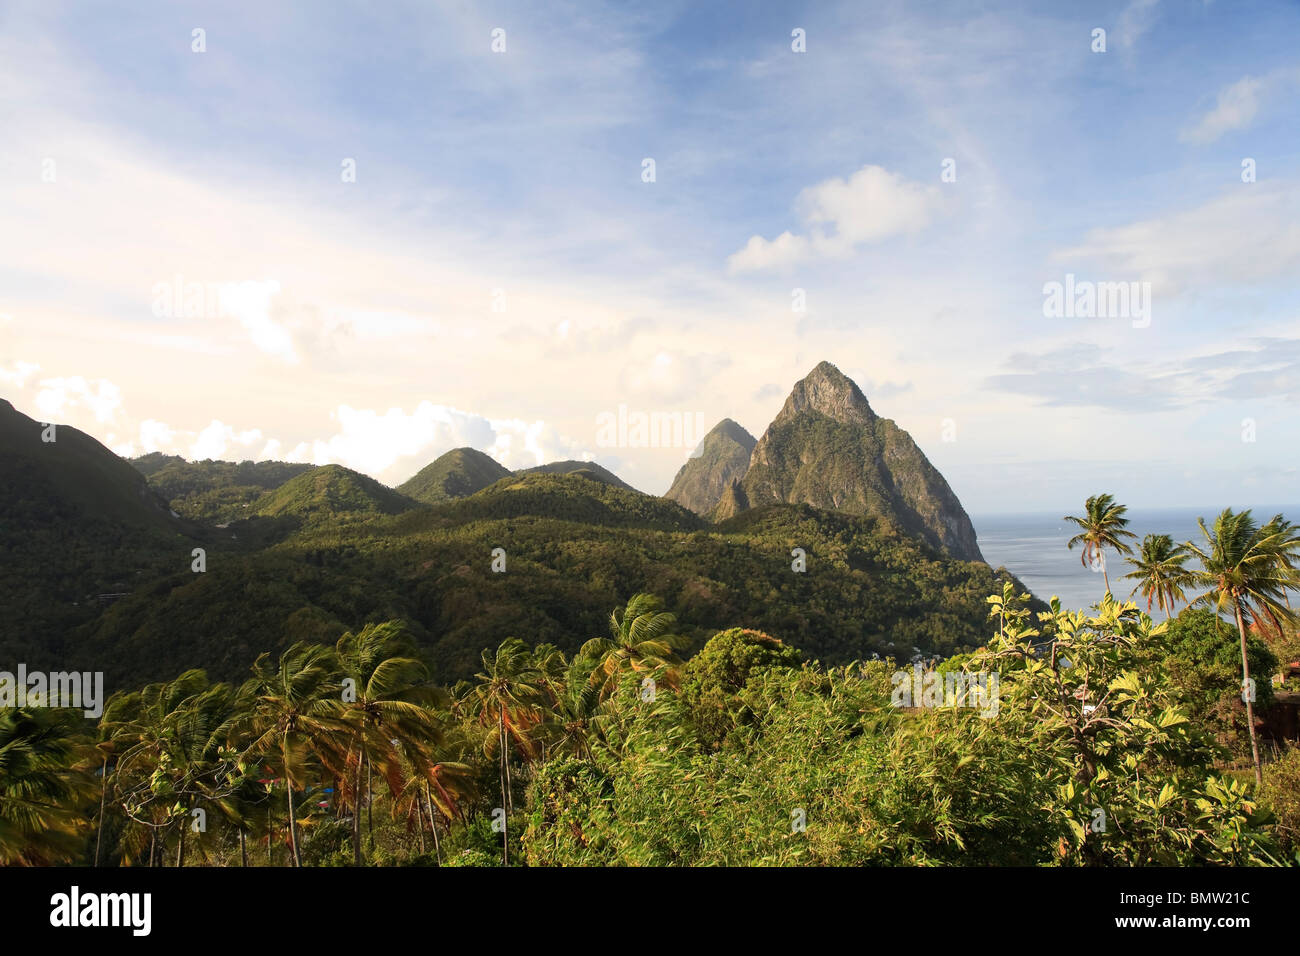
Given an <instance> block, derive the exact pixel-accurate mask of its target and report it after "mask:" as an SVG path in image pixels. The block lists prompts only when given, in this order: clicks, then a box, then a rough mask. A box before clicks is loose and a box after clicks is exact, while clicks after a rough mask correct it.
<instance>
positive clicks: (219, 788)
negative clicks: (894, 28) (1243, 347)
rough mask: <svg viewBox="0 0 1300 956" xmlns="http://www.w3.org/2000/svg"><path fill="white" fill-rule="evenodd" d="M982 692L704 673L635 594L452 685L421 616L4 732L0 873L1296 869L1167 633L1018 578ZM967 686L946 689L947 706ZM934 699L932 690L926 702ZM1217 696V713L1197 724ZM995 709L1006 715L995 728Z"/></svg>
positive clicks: (871, 672) (868, 674) (795, 673)
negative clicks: (1043, 604) (86, 868)
mask: <svg viewBox="0 0 1300 956" xmlns="http://www.w3.org/2000/svg"><path fill="white" fill-rule="evenodd" d="M990 602H991V609H990V615H989V616H990V624H989V627H990V629H991V631H992V637H991V638H990V640H989V642H988V644H987V646H985V647H982V648H981V649H979V650H978V651H976V652H974V653H973V654H972V655H969V656H968V657H966V658H964V659H962V661H961V665H960V667H961V672H962V673H964V674H969V675H977V674H988V673H996V674H998V675H1000V684H999V685H997V689H998V692H997V694H996V696H995V697H993V698H991V700H992V702H993V704H994V705H995V706H994V707H993V708H992V710H991V711H990V708H989V706H988V704H989V701H990V699H989V698H985V699H984V700H983V701H982V702H981V703H980V704H979V706H965V704H966V703H967V701H966V700H965V699H964V698H961V697H957V698H949V699H948V700H944V699H943V698H942V697H939V698H936V699H935V700H933V701H931V700H930V699H929V698H928V697H927V698H925V699H920V698H918V699H914V700H911V701H909V702H905V705H903V706H900V705H899V700H898V692H897V686H898V683H899V675H900V674H902V675H907V676H910V675H911V673H912V672H911V671H909V670H903V671H899V670H897V665H896V664H895V663H894V662H893V661H888V660H882V661H874V662H867V663H855V664H850V665H846V666H843V667H833V668H827V667H824V666H822V665H820V664H817V663H815V662H810V661H808V660H807V658H806V657H805V655H803V654H801V653H800V652H799V651H798V650H796V649H795V648H792V647H790V646H789V645H787V644H785V643H783V642H782V641H779V640H777V639H776V638H774V637H772V636H769V635H767V634H764V633H762V632H758V631H754V630H751V629H741V628H732V629H728V630H726V631H723V632H721V633H719V634H717V635H715V636H714V637H713V638H712V639H711V640H710V641H709V642H708V643H707V644H706V646H705V647H704V648H703V650H702V651H701V652H700V653H698V654H696V655H695V656H694V657H692V658H691V659H690V660H688V661H686V662H685V663H683V662H682V661H681V659H680V657H679V653H678V651H679V648H681V647H682V646H684V643H685V642H684V639H683V638H682V637H681V635H680V634H678V633H677V631H676V621H675V619H674V618H673V617H672V615H670V614H666V613H664V612H662V611H661V610H660V605H659V602H658V601H657V600H656V599H654V598H651V597H649V596H648V595H637V596H635V597H634V598H633V599H632V600H631V601H629V602H628V604H627V606H626V607H625V608H621V609H619V610H618V611H616V612H615V613H614V614H613V615H611V617H610V620H609V621H608V622H607V628H606V632H605V634H604V635H601V636H597V637H594V638H593V639H592V640H590V641H588V642H586V644H585V645H584V646H583V647H582V648H581V650H580V651H579V652H578V653H577V654H576V655H573V656H572V657H570V656H567V655H565V654H564V653H562V652H560V651H559V650H558V649H557V648H555V647H553V646H548V645H541V646H538V647H535V648H530V647H528V646H527V645H525V644H524V643H523V642H521V641H518V640H515V639H511V640H507V641H505V642H503V643H502V644H501V645H500V646H499V647H497V648H496V649H495V650H490V651H484V652H483V654H482V659H481V666H480V669H479V672H478V673H477V674H476V675H475V677H474V678H473V679H472V680H467V681H463V682H460V683H459V684H457V685H456V686H454V687H451V688H444V687H439V686H437V685H435V684H434V683H433V682H431V681H430V680H429V677H428V671H427V668H426V666H425V664H424V663H423V662H422V661H421V660H420V656H419V651H418V648H417V647H416V645H415V644H414V642H412V641H411V640H410V636H409V634H407V633H405V631H404V629H403V628H402V627H401V625H400V624H398V623H396V622H393V623H385V624H380V625H372V626H368V627H366V628H365V629H363V630H361V631H360V632H356V633H353V632H349V633H347V634H345V635H343V636H342V637H340V639H339V640H338V641H337V642H335V643H334V644H332V645H327V644H307V643H299V644H295V645H294V646H292V647H290V648H288V649H287V650H286V651H285V652H284V653H283V654H282V655H280V656H279V657H278V658H276V657H273V656H271V655H264V656H263V657H262V658H260V659H259V660H258V662H257V663H256V665H255V666H254V668H253V669H252V674H251V676H250V677H249V678H248V679H247V680H246V681H244V682H242V683H240V684H238V685H232V684H221V683H212V682H210V681H209V680H208V678H207V677H206V675H204V674H203V673H202V672H201V671H187V672H185V673H183V674H181V675H180V676H178V677H176V678H175V679H173V680H170V681H167V682H163V683H157V684H152V685H149V686H146V687H143V688H141V689H140V690H138V691H134V692H130V693H119V694H117V695H115V696H114V698H113V699H112V700H111V701H110V703H109V706H108V707H107V708H106V710H105V712H104V714H103V717H102V719H101V720H100V721H99V722H98V724H97V725H89V724H88V722H87V721H84V720H80V719H79V718H77V717H76V716H74V715H72V714H70V713H69V712H66V711H60V710H47V709H40V708H28V709H9V710H6V711H3V712H0V770H2V771H3V772H2V773H0V862H5V863H10V864H13V863H18V864H49V863H56V862H61V861H70V862H80V863H95V864H98V865H149V866H164V865H173V866H180V865H194V864H218V865H245V866H293V865H331V864H349V863H354V864H366V863H369V864H378V865H383V864H407V865H436V864H441V865H500V864H503V863H508V864H510V865H519V864H524V865H533V866H538V865H541V866H545V865H564V864H584V865H707V864H726V865H795V864H823V865H945V864H965V865H990V864H991V865H999V864H1019V865H1066V866H1074V865H1152V864H1154V865H1187V864H1278V863H1286V862H1288V861H1290V862H1291V863H1293V864H1294V863H1297V862H1300V852H1298V851H1300V843H1298V842H1297V833H1298V832H1300V831H1298V829H1297V827H1298V826H1300V813H1298V811H1297V807H1296V803H1295V794H1296V792H1297V791H1296V789H1295V785H1296V783H1297V781H1298V780H1300V776H1298V775H1297V765H1298V762H1297V751H1295V750H1291V751H1288V752H1285V753H1283V754H1280V755H1279V758H1278V759H1277V760H1275V761H1273V762H1270V763H1269V764H1267V765H1266V768H1265V779H1264V782H1263V784H1262V786H1260V787H1257V788H1256V787H1254V786H1253V785H1252V782H1251V781H1249V780H1248V779H1247V780H1242V779H1238V778H1237V777H1238V775H1235V774H1231V773H1222V772H1218V771H1215V770H1214V769H1213V767H1214V766H1215V765H1216V763H1219V762H1221V761H1223V760H1226V759H1228V758H1229V757H1230V756H1231V755H1230V753H1229V751H1227V750H1225V749H1224V748H1223V747H1221V746H1220V745H1219V743H1218V742H1216V740H1215V738H1214V735H1213V734H1212V733H1210V732H1208V731H1207V728H1205V727H1202V726H1201V725H1200V724H1199V723H1198V721H1197V720H1196V719H1194V718H1193V717H1192V716H1190V710H1189V705H1188V704H1187V703H1186V702H1185V700H1184V698H1183V696H1182V691H1181V685H1180V684H1179V683H1178V682H1177V681H1171V680H1170V679H1168V674H1167V670H1166V667H1167V663H1168V661H1169V660H1171V659H1172V658H1174V657H1177V655H1178V653H1179V652H1178V650H1177V648H1176V646H1175V645H1174V644H1171V642H1170V639H1169V634H1170V631H1171V627H1170V625H1169V624H1168V623H1167V622H1161V623H1159V624H1156V623H1154V622H1153V621H1152V620H1151V618H1149V617H1148V616H1146V615H1145V614H1143V613H1141V612H1140V610H1139V609H1138V608H1137V606H1136V605H1134V604H1132V603H1127V604H1120V603H1117V602H1115V601H1113V600H1112V599H1111V598H1109V597H1107V598H1105V599H1104V600H1103V601H1102V602H1101V604H1100V606H1099V608H1098V610H1097V612H1096V613H1095V614H1084V613H1079V612H1070V611H1065V610H1062V609H1061V608H1060V607H1059V606H1055V605H1054V606H1053V607H1052V608H1051V609H1050V610H1048V611H1045V612H1039V613H1037V614H1034V613H1032V612H1031V611H1030V610H1029V608H1028V606H1027V596H1026V595H1017V594H1016V593H1015V590H1014V588H1013V587H1012V586H1011V585H1010V584H1008V585H1006V586H1005V587H1004V589H1003V590H1002V592H1001V593H1000V594H998V595H995V596H994V597H992V598H990ZM940 686H942V685H940ZM927 693H928V692H927ZM1192 706H1195V705H1194V702H1193V705H1192ZM981 708H982V709H981Z"/></svg>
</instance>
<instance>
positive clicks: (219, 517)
mask: <svg viewBox="0 0 1300 956" xmlns="http://www.w3.org/2000/svg"><path fill="white" fill-rule="evenodd" d="M131 464H132V465H134V466H135V467H136V469H137V470H138V471H139V472H140V473H141V474H142V475H144V476H145V477H146V478H147V479H148V480H149V486H150V487H151V488H153V490H154V491H156V492H158V494H160V495H161V496H162V497H163V498H165V499H166V500H167V501H168V502H170V503H171V507H172V509H173V510H175V511H176V512H178V513H179V514H180V515H182V516H183V517H186V518H190V519H193V520H194V521H203V522H208V523H211V524H221V523H225V522H229V521H237V520H239V519H241V518H246V517H248V516H249V513H250V510H249V509H250V507H251V506H252V504H253V503H254V502H255V501H257V500H258V499H259V498H261V497H262V496H263V495H264V494H266V492H268V491H270V490H272V489H274V488H278V487H279V486H280V485H282V484H284V483H285V482H286V481H289V480H290V479H291V478H296V477H297V476H298V475H301V474H302V473H303V472H307V471H311V469H312V466H311V465H308V464H300V463H293V462H287V461H241V462H233V461H213V460H212V459H207V460H205V461H186V460H185V459H184V458H181V457H180V456H179V455H164V454H162V453H161V452H151V453H150V454H148V455H142V456H141V457H139V458H133V459H131Z"/></svg>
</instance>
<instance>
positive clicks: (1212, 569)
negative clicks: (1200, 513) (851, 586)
mask: <svg viewBox="0 0 1300 956" xmlns="http://www.w3.org/2000/svg"><path fill="white" fill-rule="evenodd" d="M1198 521H1199V524H1200V526H1201V534H1202V535H1204V537H1205V546H1204V548H1202V547H1198V546H1197V545H1196V544H1193V543H1192V542H1188V543H1187V545H1186V547H1187V549H1188V551H1190V552H1191V553H1192V554H1194V555H1195V556H1196V557H1197V558H1198V559H1199V561H1200V563H1201V567H1200V569H1199V570H1198V571H1196V572H1195V573H1196V582H1197V583H1198V584H1200V585H1201V586H1203V587H1206V588H1208V590H1207V591H1206V593H1205V594H1202V595H1201V596H1200V597H1198V598H1197V599H1196V600H1195V601H1193V602H1192V603H1193V605H1198V604H1205V605H1213V606H1214V608H1215V610H1216V611H1217V612H1218V613H1220V614H1222V613H1223V612H1224V611H1225V610H1230V611H1231V612H1232V615H1233V617H1234V618H1235V619H1236V622H1237V633H1238V635H1239V636H1240V638H1241V680H1242V687H1243V694H1242V696H1243V697H1244V698H1245V703H1246V724H1247V727H1248V728H1249V730H1250V752H1251V759H1252V760H1253V762H1254V764H1255V783H1256V784H1257V785H1262V784H1263V771H1262V769H1261V766H1260V759H1259V742H1258V741H1257V740H1256V738H1255V707H1254V700H1253V697H1254V695H1253V694H1250V693H1246V692H1245V689H1246V688H1248V687H1249V684H1250V665H1249V663H1248V662H1247V659H1246V618H1248V617H1249V618H1250V619H1251V620H1252V621H1258V622H1261V623H1264V624H1267V625H1270V626H1272V627H1273V628H1275V629H1277V630H1278V631H1279V632H1280V631H1281V630H1282V626H1283V624H1284V623H1285V624H1294V623H1295V616H1294V615H1293V613H1292V612H1291V610H1290V609H1289V608H1288V607H1286V606H1285V604H1284V603H1283V602H1284V601H1285V599H1286V595H1287V592H1288V591H1289V590H1290V589H1292V588H1294V587H1296V585H1297V576H1296V571H1295V567H1294V563H1295V556H1296V552H1297V549H1300V536H1297V534H1296V532H1295V529H1294V528H1292V527H1291V526H1289V525H1287V524H1285V523H1284V522H1281V521H1279V520H1276V519H1275V520H1273V521H1270V522H1269V523H1268V524H1266V525H1264V526H1263V527H1259V526H1258V525H1256V523H1255V520H1254V519H1253V518H1252V517H1251V514H1250V511H1249V510H1247V511H1242V512H1239V513H1234V512H1233V511H1232V509H1231V508H1225V509H1224V511H1223V513H1222V514H1220V515H1219V516H1218V517H1217V518H1216V519H1215V520H1214V528H1213V529H1210V528H1207V527H1206V525H1205V519H1204V518H1201V519H1198Z"/></svg>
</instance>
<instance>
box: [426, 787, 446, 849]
mask: <svg viewBox="0 0 1300 956" xmlns="http://www.w3.org/2000/svg"><path fill="white" fill-rule="evenodd" d="M424 801H425V806H426V807H428V809H429V829H430V830H432V831H433V852H434V854H435V855H436V856H437V857H438V865H439V866H442V846H441V845H440V844H439V843H438V818H437V817H435V816H434V815H433V801H432V800H431V799H429V785H428V784H427V783H426V784H425V785H424Z"/></svg>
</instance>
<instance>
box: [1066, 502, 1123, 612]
mask: <svg viewBox="0 0 1300 956" xmlns="http://www.w3.org/2000/svg"><path fill="white" fill-rule="evenodd" d="M1083 507H1084V516H1083V517H1082V518H1078V517H1074V516H1072V515H1066V516H1065V517H1064V518H1063V519H1062V520H1063V521H1069V522H1071V523H1073V524H1075V525H1078V526H1079V527H1080V528H1081V529H1083V530H1082V531H1080V533H1079V534H1076V535H1075V536H1074V537H1073V538H1071V539H1070V540H1069V543H1068V544H1067V545H1066V547H1067V548H1069V549H1070V550H1071V551H1073V550H1074V546H1075V545H1076V544H1082V545H1083V552H1082V553H1081V554H1080V555H1079V563H1080V564H1082V565H1083V566H1084V567H1088V566H1089V565H1093V566H1095V565H1096V564H1098V563H1100V564H1101V573H1102V575H1103V577H1105V579H1106V593H1107V594H1109V593H1110V572H1109V571H1107V570H1106V554H1105V549H1106V548H1114V549H1115V550H1116V551H1117V552H1118V553H1119V554H1131V553H1132V549H1131V548H1130V547H1129V546H1128V545H1127V544H1126V543H1125V542H1124V539H1125V538H1134V539H1136V538H1137V535H1135V534H1134V533H1133V532H1132V531H1126V530H1124V529H1125V526H1126V525H1128V518H1125V517H1124V515H1125V513H1126V512H1127V511H1128V507H1127V506H1126V505H1119V504H1116V503H1115V496H1114V495H1093V496H1092V497H1091V498H1089V499H1088V500H1087V501H1086V502H1084V505H1083Z"/></svg>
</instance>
